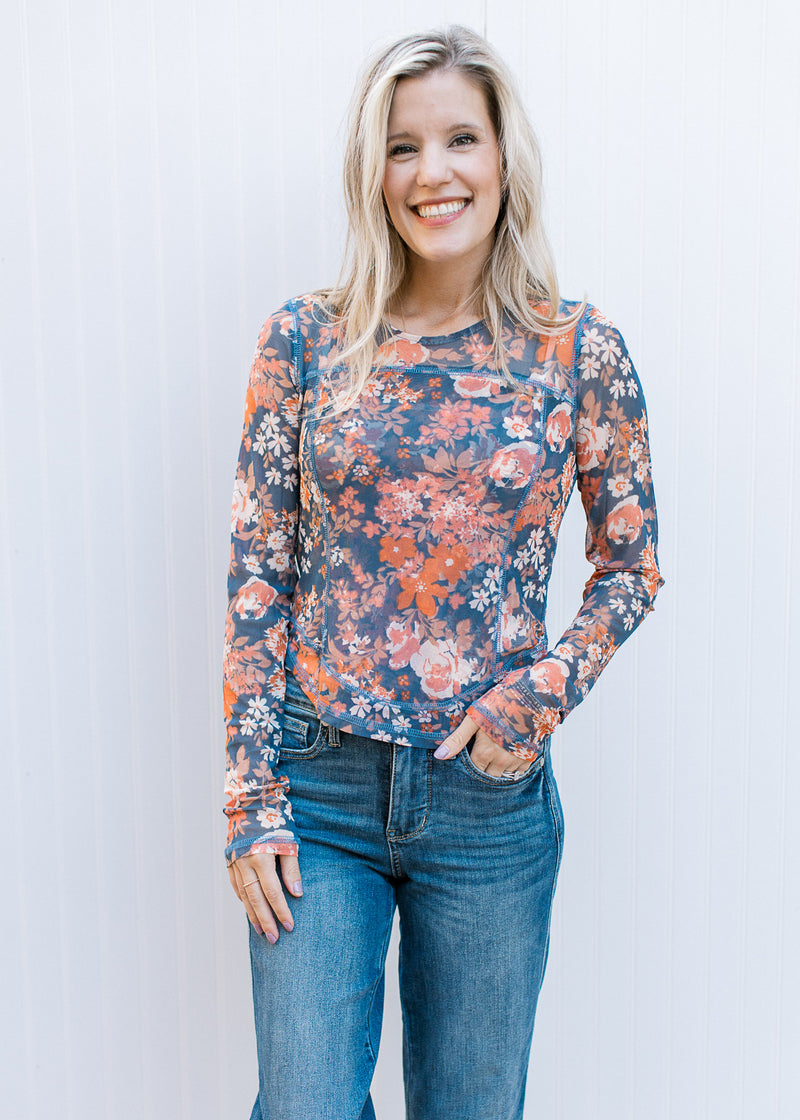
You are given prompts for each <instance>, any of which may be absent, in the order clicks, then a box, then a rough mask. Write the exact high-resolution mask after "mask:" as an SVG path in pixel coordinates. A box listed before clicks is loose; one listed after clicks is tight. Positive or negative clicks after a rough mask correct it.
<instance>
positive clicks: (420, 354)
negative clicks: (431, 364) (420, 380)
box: [391, 335, 428, 366]
mask: <svg viewBox="0 0 800 1120" xmlns="http://www.w3.org/2000/svg"><path fill="white" fill-rule="evenodd" d="M391 342H392V344H393V345H392V349H393V350H394V354H395V360H396V361H398V362H401V363H402V364H403V365H404V366H418V365H419V364H420V362H422V361H424V360H425V356H426V354H427V353H428V351H427V350H426V349H425V347H424V346H420V344H419V343H418V342H412V341H411V339H410V338H403V337H402V335H399V336H398V337H397V338H394V339H392V340H391Z"/></svg>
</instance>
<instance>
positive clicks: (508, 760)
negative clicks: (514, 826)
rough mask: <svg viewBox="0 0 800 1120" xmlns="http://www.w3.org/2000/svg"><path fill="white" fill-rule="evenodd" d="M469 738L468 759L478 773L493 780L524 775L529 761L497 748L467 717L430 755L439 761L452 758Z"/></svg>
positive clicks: (497, 744) (496, 744) (503, 748)
mask: <svg viewBox="0 0 800 1120" xmlns="http://www.w3.org/2000/svg"><path fill="white" fill-rule="evenodd" d="M473 738H474V742H473V744H472V747H471V748H470V752H469V757H470V758H471V760H472V761H473V762H474V763H475V765H476V766H477V767H478V769H479V770H483V772H484V773H485V774H490V775H491V776H492V777H494V778H501V777H504V776H505V777H510V776H512V775H513V777H515V778H517V777H519V778H521V777H522V775H523V774H527V772H528V770H529V768H530V765H531V764H530V762H529V761H528V760H526V759H523V758H520V757H519V755H516V754H513V753H512V752H511V751H508V750H506V749H505V747H501V746H500V744H499V743H496V742H495V741H494V739H492V738H491V737H490V736H489V735H487V733H486V732H485V731H484V730H483V728H481V727H478V725H477V723H476V722H475V720H474V719H471V718H470V716H464V718H463V720H462V721H461V723H460V724H459V725H458V727H457V728H456V729H455V731H451V732H450V734H449V735H448V736H447V738H446V739H445V740H444V742H443V743H442V744H441V746H440V747H439V748H438V749H437V750H435V751H434V752H433V756H434V758H441V759H447V758H455V756H456V755H457V754H458V753H459V752H460V751H463V749H464V747H466V745H467V744H468V743H469V741H470V740H471V739H473Z"/></svg>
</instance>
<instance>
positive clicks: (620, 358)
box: [224, 296, 663, 860]
mask: <svg viewBox="0 0 800 1120" xmlns="http://www.w3.org/2000/svg"><path fill="white" fill-rule="evenodd" d="M577 306H578V305H577V304H574V303H566V302H565V303H563V304H562V307H561V312H562V314H568V313H571V312H572V311H573V310H575V308H576V307H577ZM502 341H503V345H504V347H505V351H506V355H507V360H508V363H509V367H510V372H511V374H512V375H513V378H514V382H515V383H512V382H511V381H510V380H509V378H508V377H506V376H504V375H503V374H502V373H501V372H500V371H498V369H497V368H496V366H495V363H494V361H493V356H492V340H491V336H490V334H489V332H488V330H487V328H486V326H485V325H484V324H482V323H477V324H475V325H474V326H472V327H468V328H466V329H464V330H461V331H457V332H455V333H454V334H450V335H447V336H444V337H438V338H433V337H430V338H429V337H421V338H414V337H410V336H408V335H404V334H396V335H394V336H393V337H391V338H390V339H388V341H386V342H385V343H384V344H383V345H382V346H381V347H380V349H379V350H378V353H377V356H376V362H375V365H374V366H373V372H372V376H371V380H370V381H369V383H368V385H367V387H366V389H365V390H364V392H363V393H362V395H361V396H360V397H359V399H358V401H357V402H356V403H355V405H353V406H352V407H350V408H348V409H347V410H346V411H344V412H340V413H338V414H335V415H332V414H331V413H330V410H329V409H328V410H326V408H325V405H326V402H328V401H329V400H330V394H331V385H332V374H334V375H335V371H336V352H337V351H336V348H337V342H338V335H337V329H336V325H335V323H334V322H333V321H332V320H331V319H330V317H329V316H327V315H326V314H325V312H324V311H323V310H321V309H320V307H319V306H318V304H317V303H316V302H315V300H314V299H313V297H310V296H305V297H300V298H298V299H296V300H292V301H290V302H289V303H287V304H285V305H284V306H283V307H282V308H281V309H280V310H279V311H278V312H277V313H276V314H275V315H273V316H272V317H271V318H269V319H268V320H267V322H266V323H265V324H264V327H263V329H262V331H261V335H260V337H259V340H258V347H257V350H256V354H255V358H254V360H253V365H252V370H251V373H250V383H249V388H248V391H247V401H246V412H245V421H244V432H243V437H242V443H241V451H240V456H239V464H238V472H237V477H236V484H235V490H234V499H233V512H232V549H231V560H230V572H229V609H228V616H227V626H226V641H225V657H224V678H225V679H224V694H225V716H226V721H227V732H228V734H227V752H228V768H227V783H226V795H227V799H226V814H227V817H228V825H229V836H228V847H227V857H228V859H229V860H233V859H236V858H237V857H238V856H240V855H242V854H243V853H245V852H248V851H265V852H275V853H286V852H294V851H296V850H297V841H298V837H297V836H296V833H295V830H294V827H293V821H292V811H291V804H290V791H289V789H288V780H287V779H286V777H285V776H283V775H281V773H280V761H279V755H280V746H281V729H282V724H283V698H284V687H285V677H284V669H285V667H287V666H288V667H289V668H290V669H291V672H292V673H293V675H294V676H295V677H296V679H297V680H298V681H299V683H300V685H301V687H302V688H303V690H304V692H305V693H306V695H307V697H308V698H309V700H310V701H311V702H312V703H313V704H314V706H315V707H316V710H317V712H318V714H319V717H320V719H321V720H323V721H324V722H325V723H328V724H331V725H333V726H336V727H338V728H340V729H342V730H344V731H351V732H354V733H356V734H359V735H362V736H365V737H368V738H371V739H375V740H384V741H391V742H394V743H398V744H408V745H409V746H410V747H417V748H434V747H436V746H437V745H438V744H439V743H440V742H441V740H442V739H443V738H444V737H445V736H446V735H447V734H448V733H449V732H450V731H451V730H452V728H454V727H455V726H456V725H457V724H458V723H459V722H460V721H461V719H462V718H463V716H464V714H465V713H467V714H469V715H470V716H471V717H472V718H473V719H474V720H475V721H476V722H477V723H478V724H479V725H480V726H481V727H482V728H484V729H485V730H486V731H487V732H488V734H489V735H490V736H491V737H492V738H493V739H495V740H496V741H497V742H498V743H500V744H502V745H503V746H504V747H505V748H506V749H507V750H509V751H512V752H513V753H515V754H517V755H519V756H521V757H522V758H525V759H531V760H536V759H537V758H538V757H539V755H541V754H542V752H543V750H544V749H545V747H546V745H547V741H548V737H549V736H550V735H551V733H552V732H553V731H554V730H555V728H556V727H557V726H558V724H559V723H561V721H562V720H563V719H564V717H565V716H566V715H567V714H568V713H569V712H570V711H571V710H572V708H574V707H575V705H576V704H578V703H579V702H580V701H581V700H582V699H583V697H584V696H585V695H586V694H587V693H588V691H589V689H590V688H591V687H592V685H593V684H594V682H595V681H596V680H597V678H598V676H599V675H600V672H601V671H602V669H603V667H604V666H605V665H606V663H607V662H608V660H609V658H610V657H611V655H612V654H613V653H614V651H615V650H616V649H617V648H618V647H619V645H620V644H621V643H622V642H623V641H624V639H625V638H626V637H627V636H628V635H629V634H630V633H631V632H632V631H633V630H634V629H635V628H636V627H637V626H638V625H639V623H640V622H641V621H642V619H643V618H644V616H645V614H647V612H648V611H649V610H651V608H652V606H653V600H654V598H655V595H656V593H657V591H658V588H659V587H660V585H661V583H662V582H663V581H662V579H661V577H660V575H659V571H658V566H657V559H656V510H655V504H654V497H653V486H652V481H651V473H650V453H649V444H648V429H647V415H646V411H645V404H644V399H643V396H642V390H641V385H640V383H639V379H638V376H637V374H636V371H635V369H634V367H633V364H632V362H631V359H630V357H629V355H628V351H627V349H626V346H625V343H624V341H623V339H622V336H621V335H620V333H619V331H617V330H616V328H615V327H614V326H613V325H612V324H611V323H610V322H609V321H608V319H606V318H604V317H603V315H601V313H600V312H599V311H598V310H597V309H596V308H594V307H592V306H591V305H589V306H588V307H587V308H586V310H585V311H584V312H583V315H582V317H581V318H580V320H579V322H578V323H577V324H576V325H575V326H574V327H572V328H571V329H568V330H565V331H564V332H563V334H561V335H558V336H556V337H547V336H545V335H539V334H537V333H533V332H530V331H528V330H523V329H522V328H520V327H519V326H518V325H516V324H514V323H513V322H511V321H510V320H509V321H507V323H506V325H505V328H504V332H503V339H502ZM576 483H577V487H578V490H579V491H580V495H581V499H582V502H583V506H584V510H585V512H586V520H587V534H586V555H587V558H588V559H589V561H590V562H591V564H592V565H593V566H594V571H593V573H592V575H591V577H590V578H589V580H588V582H587V584H586V587H585V590H584V593H583V601H582V605H581V606H580V609H579V610H578V613H577V614H576V616H575V618H574V620H573V621H572V623H571V624H570V626H569V627H568V628H567V630H566V631H565V633H564V634H562V635H561V637H560V638H559V640H558V641H557V642H556V643H555V644H554V645H553V646H552V647H548V641H547V635H546V631H545V605H546V601H547V585H548V580H549V577H550V572H551V567H552V562H553V557H554V554H555V549H556V540H557V537H558V531H559V526H560V523H561V519H562V516H563V514H564V510H565V508H566V505H567V502H568V500H569V497H570V495H571V493H572V490H573V487H574V485H575V484H576ZM377 748H378V743H376V749H377Z"/></svg>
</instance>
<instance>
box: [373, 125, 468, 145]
mask: <svg viewBox="0 0 800 1120" xmlns="http://www.w3.org/2000/svg"><path fill="white" fill-rule="evenodd" d="M462 128H467V129H469V130H470V131H471V132H481V131H482V129H481V126H480V125H479V124H470V122H469V121H465V122H462V123H461V124H451V125H450V127H449V128H448V129H446V130H445V131H446V132H459V131H460V130H461V129H462ZM412 136H413V133H411V132H393V133H392V134H391V136H387V137H386V143H387V144H391V142H392V141H393V140H409V139H411V138H412Z"/></svg>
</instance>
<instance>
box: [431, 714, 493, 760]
mask: <svg viewBox="0 0 800 1120" xmlns="http://www.w3.org/2000/svg"><path fill="white" fill-rule="evenodd" d="M478 730H479V728H478V725H477V723H476V722H475V720H474V719H472V718H471V717H470V716H464V718H463V719H462V721H461V723H460V724H459V725H458V727H457V728H456V729H455V731H451V732H450V734H449V735H448V736H447V738H446V739H445V740H444V742H443V743H442V745H441V746H440V747H439V748H438V749H437V750H435V751H434V752H433V757H434V758H455V756H456V755H457V754H458V753H459V751H463V749H464V747H465V746H466V745H467V743H468V742H469V741H470V739H471V738H472V736H473V735H474V734H475V732H476V731H478ZM481 734H483V732H481Z"/></svg>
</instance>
